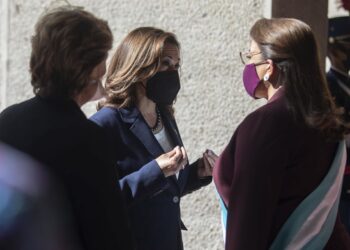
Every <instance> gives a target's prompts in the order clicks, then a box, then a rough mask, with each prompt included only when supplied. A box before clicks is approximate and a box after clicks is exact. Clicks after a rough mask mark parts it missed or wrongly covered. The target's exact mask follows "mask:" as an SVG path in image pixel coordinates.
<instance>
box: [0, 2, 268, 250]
mask: <svg viewBox="0 0 350 250" xmlns="http://www.w3.org/2000/svg"><path fill="white" fill-rule="evenodd" d="M70 2H71V4H73V5H82V6H84V7H85V8H86V9H87V10H89V11H92V12H94V13H95V14H96V15H97V16H99V17H103V18H104V19H107V20H108V22H109V24H110V26H111V28H112V30H113V33H114V37H115V45H116V44H118V42H119V41H120V40H121V39H122V38H123V37H124V36H125V35H126V34H127V33H128V32H129V31H131V30H132V29H134V28H136V27H138V26H157V27H160V28H163V29H165V30H169V31H172V32H175V33H176V34H177V36H178V38H179V40H180V42H181V43H182V48H183V50H182V61H183V64H182V67H181V68H182V69H181V81H182V89H181V91H180V94H179V96H178V99H177V103H176V105H175V108H176V117H177V121H178V125H179V128H180V131H181V134H182V137H183V140H184V143H185V145H186V148H187V151H188V154H189V157H190V160H191V161H194V160H195V159H196V158H197V157H199V156H201V153H202V152H203V151H204V150H205V149H206V148H211V149H213V150H214V151H215V152H217V153H220V152H221V151H222V150H223V148H224V146H225V145H226V144H227V142H228V141H229V139H230V137H231V135H232V133H233V131H234V129H235V128H236V126H237V124H238V123H239V122H240V121H241V120H242V119H243V117H244V116H245V115H246V114H248V113H249V112H250V111H251V110H253V109H255V108H256V107H257V106H258V105H259V104H261V103H260V102H254V101H253V100H251V99H250V98H249V97H248V96H247V95H246V94H245V91H244V89H243V86H242V83H241V72H242V70H243V66H242V65H241V63H240V60H239V51H240V50H244V51H246V50H247V49H248V48H249V42H248V41H249V37H248V30H249V27H250V26H251V24H252V23H253V22H254V20H255V19H257V18H259V17H260V16H261V15H262V12H263V8H262V0H235V1H232V0H195V1H189V0H177V1H171V0H148V1H144V0H119V1H113V0H99V1H96V0H95V1H93V0H71V1H70ZM49 3H50V1H45V0H31V1H26V0H1V5H2V9H1V13H0V17H1V26H0V28H1V39H0V41H1V43H0V45H1V48H0V52H1V54H0V56H1V59H0V62H1V70H0V74H1V75H0V77H1V78H0V79H1V82H0V91H1V92H0V93H1V103H0V104H1V105H2V108H3V107H5V106H8V105H11V104H13V103H17V102H20V101H23V100H25V99H27V98H29V97H31V96H32V95H33V94H32V90H31V86H30V83H29V74H28V61H29V56H30V36H31V34H32V32H33V26H34V23H35V22H36V20H37V17H38V16H39V15H40V13H42V11H43V10H44V8H45V7H47V6H48V5H49ZM84 110H85V112H86V113H87V114H88V115H89V114H91V113H93V112H94V110H95V109H94V105H93V104H92V105H87V106H86V107H84ZM182 215H183V220H184V222H185V224H186V226H187V227H188V229H189V231H188V232H184V241H185V248H186V249H193V250H198V249H208V250H214V249H223V241H222V233H221V224H220V217H219V207H218V200H217V197H216V195H215V192H214V186H213V184H211V185H210V186H209V187H206V188H204V189H202V190H201V191H198V192H196V193H194V194H191V195H188V196H187V197H185V198H184V199H183V201H182Z"/></svg>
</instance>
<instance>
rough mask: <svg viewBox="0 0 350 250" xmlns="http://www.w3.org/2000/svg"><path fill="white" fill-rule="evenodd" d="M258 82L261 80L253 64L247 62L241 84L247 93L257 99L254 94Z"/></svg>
mask: <svg viewBox="0 0 350 250" xmlns="http://www.w3.org/2000/svg"><path fill="white" fill-rule="evenodd" d="M260 82H261V80H260V78H259V76H258V73H257V72H256V68H255V64H254V63H251V64H247V65H246V66H245V68H244V71H243V84H244V87H245V90H246V91H247V92H248V94H249V95H250V96H251V97H253V98H255V99H257V98H256V97H255V95H254V93H255V89H256V88H257V87H258V85H259V83H260Z"/></svg>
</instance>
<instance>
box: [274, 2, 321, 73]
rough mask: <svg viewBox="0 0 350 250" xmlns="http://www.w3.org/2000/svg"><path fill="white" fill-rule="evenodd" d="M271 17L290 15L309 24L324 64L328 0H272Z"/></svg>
mask: <svg viewBox="0 0 350 250" xmlns="http://www.w3.org/2000/svg"><path fill="white" fill-rule="evenodd" d="M271 4H272V11H271V15H272V17H292V18H297V19H300V20H302V21H304V22H306V23H307V24H309V25H310V26H311V28H312V30H313V31H314V33H315V35H316V39H317V42H318V44H319V48H320V53H321V60H322V64H323V67H324V65H325V58H326V50H327V34H328V17H327V14H328V0H317V1H315V0H289V1H285V0H272V1H271Z"/></svg>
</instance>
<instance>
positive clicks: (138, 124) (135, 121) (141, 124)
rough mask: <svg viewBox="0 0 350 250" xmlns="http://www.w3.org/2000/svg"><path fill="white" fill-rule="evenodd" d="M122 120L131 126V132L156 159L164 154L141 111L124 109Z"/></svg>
mask: <svg viewBox="0 0 350 250" xmlns="http://www.w3.org/2000/svg"><path fill="white" fill-rule="evenodd" d="M121 118H122V120H123V121H124V122H125V123H129V124H131V126H130V131H131V132H132V133H133V134H134V135H135V136H136V137H137V138H138V139H139V141H140V142H141V143H142V144H143V145H144V146H145V148H146V150H147V151H148V152H149V153H150V154H151V155H152V156H153V157H154V159H155V158H157V157H158V156H159V155H161V154H163V153H164V151H163V149H162V148H161V146H160V145H159V143H158V141H157V140H156V138H155V137H154V135H153V134H152V131H151V130H150V129H149V127H148V126H147V124H146V121H145V120H144V119H143V117H142V115H141V113H140V111H139V110H138V109H137V108H136V107H135V108H131V109H122V110H121Z"/></svg>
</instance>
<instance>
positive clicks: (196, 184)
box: [182, 159, 212, 196]
mask: <svg viewBox="0 0 350 250" xmlns="http://www.w3.org/2000/svg"><path fill="white" fill-rule="evenodd" d="M198 164H199V159H198V160H197V161H195V162H194V163H192V164H190V165H189V166H188V168H189V174H188V179H187V182H186V186H185V188H184V192H183V194H182V195H183V196H184V195H186V194H189V193H192V192H193V191H196V190H198V189H200V188H201V187H204V186H206V185H208V184H210V182H211V181H212V177H211V176H208V177H205V178H199V177H198Z"/></svg>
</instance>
